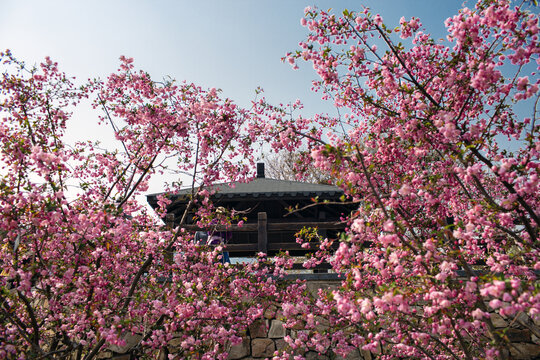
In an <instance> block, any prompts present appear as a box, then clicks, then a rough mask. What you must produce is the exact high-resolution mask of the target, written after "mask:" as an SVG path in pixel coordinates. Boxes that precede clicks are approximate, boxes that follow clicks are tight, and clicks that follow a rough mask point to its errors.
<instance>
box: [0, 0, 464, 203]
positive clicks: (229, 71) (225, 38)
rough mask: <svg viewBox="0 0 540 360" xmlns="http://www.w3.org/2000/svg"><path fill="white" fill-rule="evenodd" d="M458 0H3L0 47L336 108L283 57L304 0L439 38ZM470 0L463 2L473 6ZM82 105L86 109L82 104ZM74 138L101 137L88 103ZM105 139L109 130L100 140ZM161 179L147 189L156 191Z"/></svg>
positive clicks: (83, 67)
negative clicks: (405, 24) (128, 60)
mask: <svg viewBox="0 0 540 360" xmlns="http://www.w3.org/2000/svg"><path fill="white" fill-rule="evenodd" d="M461 3H462V1H461V0H460V1H455V0H409V1H406V0H385V1H305V0H273V1H267V0H260V1H259V0H237V1H236V0H234V1H233V0H229V1H225V0H212V1H193V0H191V1H183V0H178V1H172V0H154V1H142V0H130V1H126V0H116V1H112V0H109V1H103V0H93V1H73V0H71V1H68V0H64V1H61V0H48V1H42V0H0V48H2V49H7V48H9V49H11V50H12V52H13V53H14V54H15V55H16V56H17V57H18V58H19V59H21V60H24V61H26V62H27V63H28V64H35V63H38V62H40V61H42V59H43V58H44V57H45V56H50V57H51V58H52V59H54V60H56V61H58V62H59V64H60V68H61V69H62V70H63V71H65V72H66V73H67V74H68V75H71V76H76V77H77V78H78V79H79V80H80V81H81V82H84V81H85V80H86V79H87V78H89V77H92V78H94V77H101V78H104V77H106V76H107V75H108V74H109V73H111V72H113V71H114V70H115V69H116V68H117V67H118V57H119V56H120V55H125V56H128V57H133V58H134V59H135V65H136V67H138V68H141V69H143V70H145V71H148V72H149V73H150V74H152V76H153V77H154V78H155V79H157V80H160V79H162V78H163V77H164V76H167V75H168V76H171V77H172V78H175V79H177V80H187V81H188V82H194V83H196V84H198V85H201V86H203V87H216V88H221V89H222V90H223V95H225V96H227V97H230V98H232V99H233V100H235V101H236V102H237V103H239V104H240V105H242V106H249V104H250V101H251V100H252V99H253V98H254V96H255V89H256V88H257V87H258V86H260V87H262V88H264V90H265V96H266V97H267V98H268V99H269V101H271V102H272V103H279V102H283V103H288V102H293V101H295V100H296V99H300V100H302V101H303V102H304V104H305V105H306V107H305V112H304V114H303V115H304V116H310V115H312V114H313V113H316V112H329V113H330V114H335V111H334V108H333V106H331V104H328V103H325V102H322V101H321V100H319V98H320V95H319V94H313V93H311V92H310V90H309V89H310V85H311V80H312V79H314V78H315V73H314V72H313V71H312V69H311V66H310V65H309V64H300V70H297V71H293V70H292V69H291V67H290V65H288V64H284V63H282V62H281V60H280V59H281V57H283V56H284V55H285V54H286V53H287V52H288V51H293V50H295V49H296V48H297V45H298V43H299V42H300V41H302V40H303V39H304V38H305V36H306V30H305V29H304V28H303V27H302V26H301V25H300V18H301V17H302V15H303V10H304V8H305V7H306V6H308V5H311V6H312V5H316V6H318V7H320V8H323V9H328V8H333V9H334V10H335V11H336V12H338V13H341V11H342V10H343V9H345V8H347V9H349V10H359V9H361V8H362V5H366V6H368V7H370V8H371V9H372V11H373V12H374V13H380V14H381V15H382V16H383V18H384V19H385V21H386V22H387V24H389V25H397V24H398V23H399V19H400V18H401V16H405V17H406V18H410V17H411V16H416V17H420V18H421V20H422V21H423V24H424V26H425V28H426V29H427V31H428V32H430V33H431V34H432V35H433V36H434V37H435V38H440V37H444V36H445V29H444V26H443V22H444V20H445V19H446V18H447V17H449V16H451V15H453V14H455V13H457V11H458V9H459V8H460V7H461ZM473 5H474V3H471V4H470V6H473ZM83 109H84V107H83ZM75 115H76V116H75V117H74V121H72V125H71V128H70V129H69V132H68V134H69V136H70V137H71V138H72V139H78V140H84V139H85V138H88V137H99V136H103V133H104V132H103V131H102V129H99V128H96V127H95V125H93V124H95V119H96V118H97V115H98V114H97V113H96V112H92V111H91V110H90V108H89V107H87V108H86V109H84V110H83V111H80V112H78V113H76V114H75ZM102 140H104V141H105V143H107V142H108V141H112V138H111V137H109V138H108V139H106V138H105V139H102ZM160 187H161V185H160V183H159V182H155V183H154V184H153V185H152V186H151V192H155V191H160Z"/></svg>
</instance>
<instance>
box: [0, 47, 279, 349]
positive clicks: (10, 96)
mask: <svg viewBox="0 0 540 360" xmlns="http://www.w3.org/2000/svg"><path fill="white" fill-rule="evenodd" d="M121 60H122V61H121V67H120V69H119V70H118V72H116V73H114V74H112V75H111V76H110V77H109V78H108V79H107V80H106V81H105V82H99V81H94V82H91V83H89V84H88V85H86V86H83V87H81V88H76V87H74V85H73V84H72V82H71V80H70V79H69V78H68V77H66V75H65V74H63V73H61V72H60V71H59V70H58V67H57V64H56V63H54V62H52V61H51V60H50V59H47V61H46V62H44V63H43V64H40V66H39V67H37V68H27V67H25V65H24V64H23V63H21V62H18V61H17V60H16V59H15V58H14V57H13V56H12V55H11V53H9V52H5V53H2V54H1V62H2V66H3V68H4V72H3V75H2V76H1V78H0V83H1V91H2V93H1V95H0V97H1V98H0V111H1V113H2V121H1V123H0V144H1V145H0V164H1V166H2V170H1V173H0V219H1V221H0V238H1V250H0V265H1V267H2V276H1V277H0V289H1V292H0V358H72V359H91V358H94V357H95V356H96V355H97V354H99V353H100V352H103V351H106V350H107V349H123V351H124V352H125V350H129V352H130V353H131V354H134V355H139V356H141V355H144V354H147V355H152V354H156V353H157V352H158V351H161V352H162V354H164V355H167V353H166V351H167V350H166V348H165V347H164V346H165V345H166V344H167V343H168V342H170V340H171V339H173V337H174V338H176V339H177V342H178V343H179V350H178V351H177V352H176V353H175V354H173V355H174V356H172V358H189V357H194V358H206V359H214V358H224V357H226V356H227V352H226V350H227V348H228V346H230V345H231V344H235V343H237V342H238V341H240V340H241V338H240V337H239V336H238V335H239V334H240V331H244V329H245V328H246V326H247V325H249V324H250V323H251V322H252V321H253V319H255V318H258V317H260V316H261V313H262V311H263V310H264V306H265V304H266V301H267V300H276V299H277V296H278V294H279V291H278V290H277V288H276V284H275V281H274V280H272V279H271V278H269V277H268V272H269V271H270V270H269V268H268V267H266V266H264V259H263V261H260V262H256V263H252V264H249V265H245V266H233V265H229V264H221V262H220V261H218V258H219V256H220V255H219V250H220V249H219V248H205V247H201V246H199V245H197V244H195V243H194V241H192V234H191V235H190V234H187V233H185V232H183V231H182V228H181V227H177V228H175V229H170V228H165V227H163V226H161V225H160V224H159V223H158V221H156V219H155V216H154V215H153V214H147V213H146V211H145V207H144V205H141V204H139V203H138V202H137V201H136V200H135V197H136V196H137V195H140V194H143V193H144V192H145V191H146V190H147V183H148V179H149V178H150V176H151V175H152V174H155V173H159V172H163V171H164V170H165V163H166V160H167V159H170V158H174V159H177V164H176V167H175V169H177V170H178V171H180V172H184V173H185V174H189V175H190V178H191V179H192V181H191V182H190V184H191V185H192V192H193V193H192V195H193V196H192V198H191V202H190V204H189V206H188V208H190V209H193V211H194V212H195V213H197V216H198V219H199V221H200V222H201V223H202V224H204V221H206V220H205V219H210V218H211V217H212V216H213V215H212V211H211V209H212V206H211V204H208V203H207V201H206V200H205V195H206V199H207V194H208V189H207V188H206V185H208V184H211V183H213V182H215V181H217V180H231V179H236V180H241V179H243V178H245V177H246V175H247V169H248V168H249V167H244V166H243V165H242V164H243V163H246V161H247V163H251V162H252V159H250V158H249V157H248V154H249V151H248V150H249V149H250V144H251V143H252V141H254V140H255V136H253V134H251V133H250V132H249V131H247V130H246V126H247V124H248V123H249V122H250V121H251V115H250V114H249V112H248V111H246V110H243V109H240V108H239V107H237V106H236V105H235V104H233V103H232V102H231V101H230V100H228V99H221V98H220V97H219V95H218V93H217V91H216V90H215V89H211V90H209V91H205V90H203V89H201V88H199V87H197V86H195V85H193V84H186V83H183V84H176V83H173V82H171V83H156V82H154V81H152V80H151V79H150V77H149V75H148V74H146V73H144V72H138V71H135V70H134V68H133V65H132V60H131V59H126V58H121ZM89 97H94V98H95V99H96V101H95V103H94V106H95V107H97V108H99V109H100V111H103V113H104V115H103V116H102V117H101V121H102V122H103V123H104V124H106V125H107V126H108V124H110V125H112V128H113V131H114V135H115V137H116V139H117V140H118V141H119V144H121V145H120V146H119V149H116V150H104V149H102V148H101V147H100V146H99V144H98V143H95V142H91V141H88V142H84V143H77V144H75V145H73V146H70V145H67V144H66V143H65V142H64V141H63V134H64V130H65V129H66V125H67V124H68V122H69V120H70V118H71V113H70V110H71V109H73V108H74V107H75V106H77V105H78V104H79V102H80V101H81V100H82V99H83V98H89ZM100 113H101V112H100ZM195 185H197V186H195ZM170 191H174V187H171V188H170ZM168 203H169V200H168V199H167V198H166V197H162V198H161V199H160V204H161V207H162V209H164V208H165V206H166V205H167V204H168ZM201 205H202V206H201ZM219 220H220V221H221V220H223V221H231V219H219ZM179 221H180V223H183V222H185V221H186V214H184V217H183V218H182V219H179ZM212 221H214V222H215V221H216V220H215V219H214V220H212ZM173 252H174V257H172V256H170V254H171V253H173ZM276 274H277V273H276ZM261 279H263V280H264V281H261ZM126 339H130V344H126ZM134 339H135V341H133V340H134ZM126 346H130V347H131V349H129V348H127V349H126ZM160 349H161V350H160Z"/></svg>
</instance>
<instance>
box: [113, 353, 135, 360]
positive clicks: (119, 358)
mask: <svg viewBox="0 0 540 360" xmlns="http://www.w3.org/2000/svg"><path fill="white" fill-rule="evenodd" d="M111 359H112V360H131V355H129V354H123V355H116V356H114V357H112V358H111Z"/></svg>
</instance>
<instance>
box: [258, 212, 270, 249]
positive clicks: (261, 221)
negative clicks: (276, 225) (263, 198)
mask: <svg viewBox="0 0 540 360" xmlns="http://www.w3.org/2000/svg"><path fill="white" fill-rule="evenodd" d="M258 216H259V217H258V221H257V240H258V241H257V250H258V251H259V252H263V253H265V254H266V253H268V227H267V220H268V219H267V217H266V213H265V212H260V213H258Z"/></svg>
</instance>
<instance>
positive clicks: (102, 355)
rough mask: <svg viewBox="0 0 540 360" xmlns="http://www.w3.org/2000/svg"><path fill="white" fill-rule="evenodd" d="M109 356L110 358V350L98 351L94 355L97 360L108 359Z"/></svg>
mask: <svg viewBox="0 0 540 360" xmlns="http://www.w3.org/2000/svg"><path fill="white" fill-rule="evenodd" d="M110 358H112V352H110V351H102V352H100V353H99V354H97V355H96V359H98V360H101V359H110Z"/></svg>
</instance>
